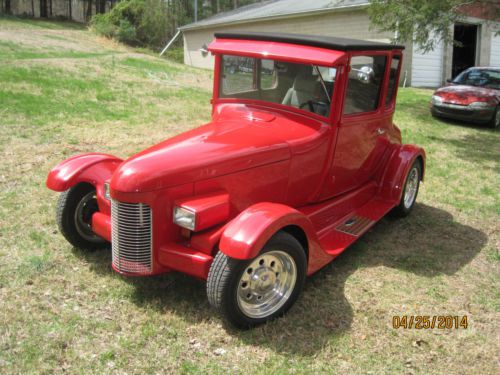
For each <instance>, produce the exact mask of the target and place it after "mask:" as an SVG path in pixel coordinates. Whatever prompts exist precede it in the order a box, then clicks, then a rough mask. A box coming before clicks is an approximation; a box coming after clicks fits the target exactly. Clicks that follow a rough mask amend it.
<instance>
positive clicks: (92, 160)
mask: <svg viewBox="0 0 500 375" xmlns="http://www.w3.org/2000/svg"><path fill="white" fill-rule="evenodd" d="M121 162H122V160H121V159H118V158H117V157H114V156H112V155H107V154H99V153H88V154H81V155H76V156H73V157H71V158H69V159H66V160H64V161H63V162H61V163H59V164H58V165H56V166H55V167H54V168H53V169H52V170H51V171H50V172H49V175H48V176H47V182H46V185H47V187H48V188H49V189H51V190H54V191H65V190H68V189H69V188H70V187H72V186H74V185H76V184H78V183H80V182H87V183H89V184H92V185H94V186H98V185H101V184H102V183H104V181H106V180H107V179H108V178H109V177H110V176H111V174H112V173H113V172H114V170H115V169H116V167H118V165H119V164H120V163H121Z"/></svg>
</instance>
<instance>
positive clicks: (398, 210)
mask: <svg viewBox="0 0 500 375" xmlns="http://www.w3.org/2000/svg"><path fill="white" fill-rule="evenodd" d="M412 173H416V174H417V176H416V178H417V180H416V191H415V195H414V196H413V199H411V200H410V202H409V201H408V200H406V201H405V197H406V192H407V189H409V187H410V185H409V180H410V179H411V178H413V175H412ZM421 180H422V163H421V162H420V160H419V159H417V160H415V161H414V162H413V164H412V166H411V168H410V170H409V171H408V175H407V176H406V181H405V184H404V187H403V193H402V194H401V200H400V201H399V204H398V205H397V206H396V207H394V209H393V210H392V211H391V216H393V217H405V216H408V215H409V214H410V212H411V210H412V208H413V206H415V202H416V200H417V196H418V190H419V188H420V181H421Z"/></svg>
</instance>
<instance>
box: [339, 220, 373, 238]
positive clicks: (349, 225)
mask: <svg viewBox="0 0 500 375" xmlns="http://www.w3.org/2000/svg"><path fill="white" fill-rule="evenodd" d="M374 223H375V221H374V220H372V219H370V218H369V217H366V216H359V215H354V216H351V217H350V218H349V219H347V220H346V221H344V222H343V223H342V224H340V225H339V226H338V227H337V228H335V229H336V230H338V231H339V232H344V233H347V234H352V235H353V236H356V237H359V236H360V235H361V234H363V233H364V232H365V230H366V229H368V228H369V227H371V226H372V225H373V224H374Z"/></svg>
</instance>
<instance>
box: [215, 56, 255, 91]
mask: <svg viewBox="0 0 500 375" xmlns="http://www.w3.org/2000/svg"><path fill="white" fill-rule="evenodd" d="M222 64H223V74H222V75H221V79H222V82H221V83H222V85H221V87H222V91H221V93H222V96H223V97H224V96H227V95H231V94H236V93H242V92H248V91H252V90H255V89H256V88H257V87H256V84H255V59H253V58H251V57H241V56H231V55H224V56H223V58H222Z"/></svg>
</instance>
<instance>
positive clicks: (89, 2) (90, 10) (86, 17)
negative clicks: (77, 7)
mask: <svg viewBox="0 0 500 375" xmlns="http://www.w3.org/2000/svg"><path fill="white" fill-rule="evenodd" d="M87 2H88V3H87V14H86V15H85V19H86V20H87V21H88V20H90V17H92V0H87Z"/></svg>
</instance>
